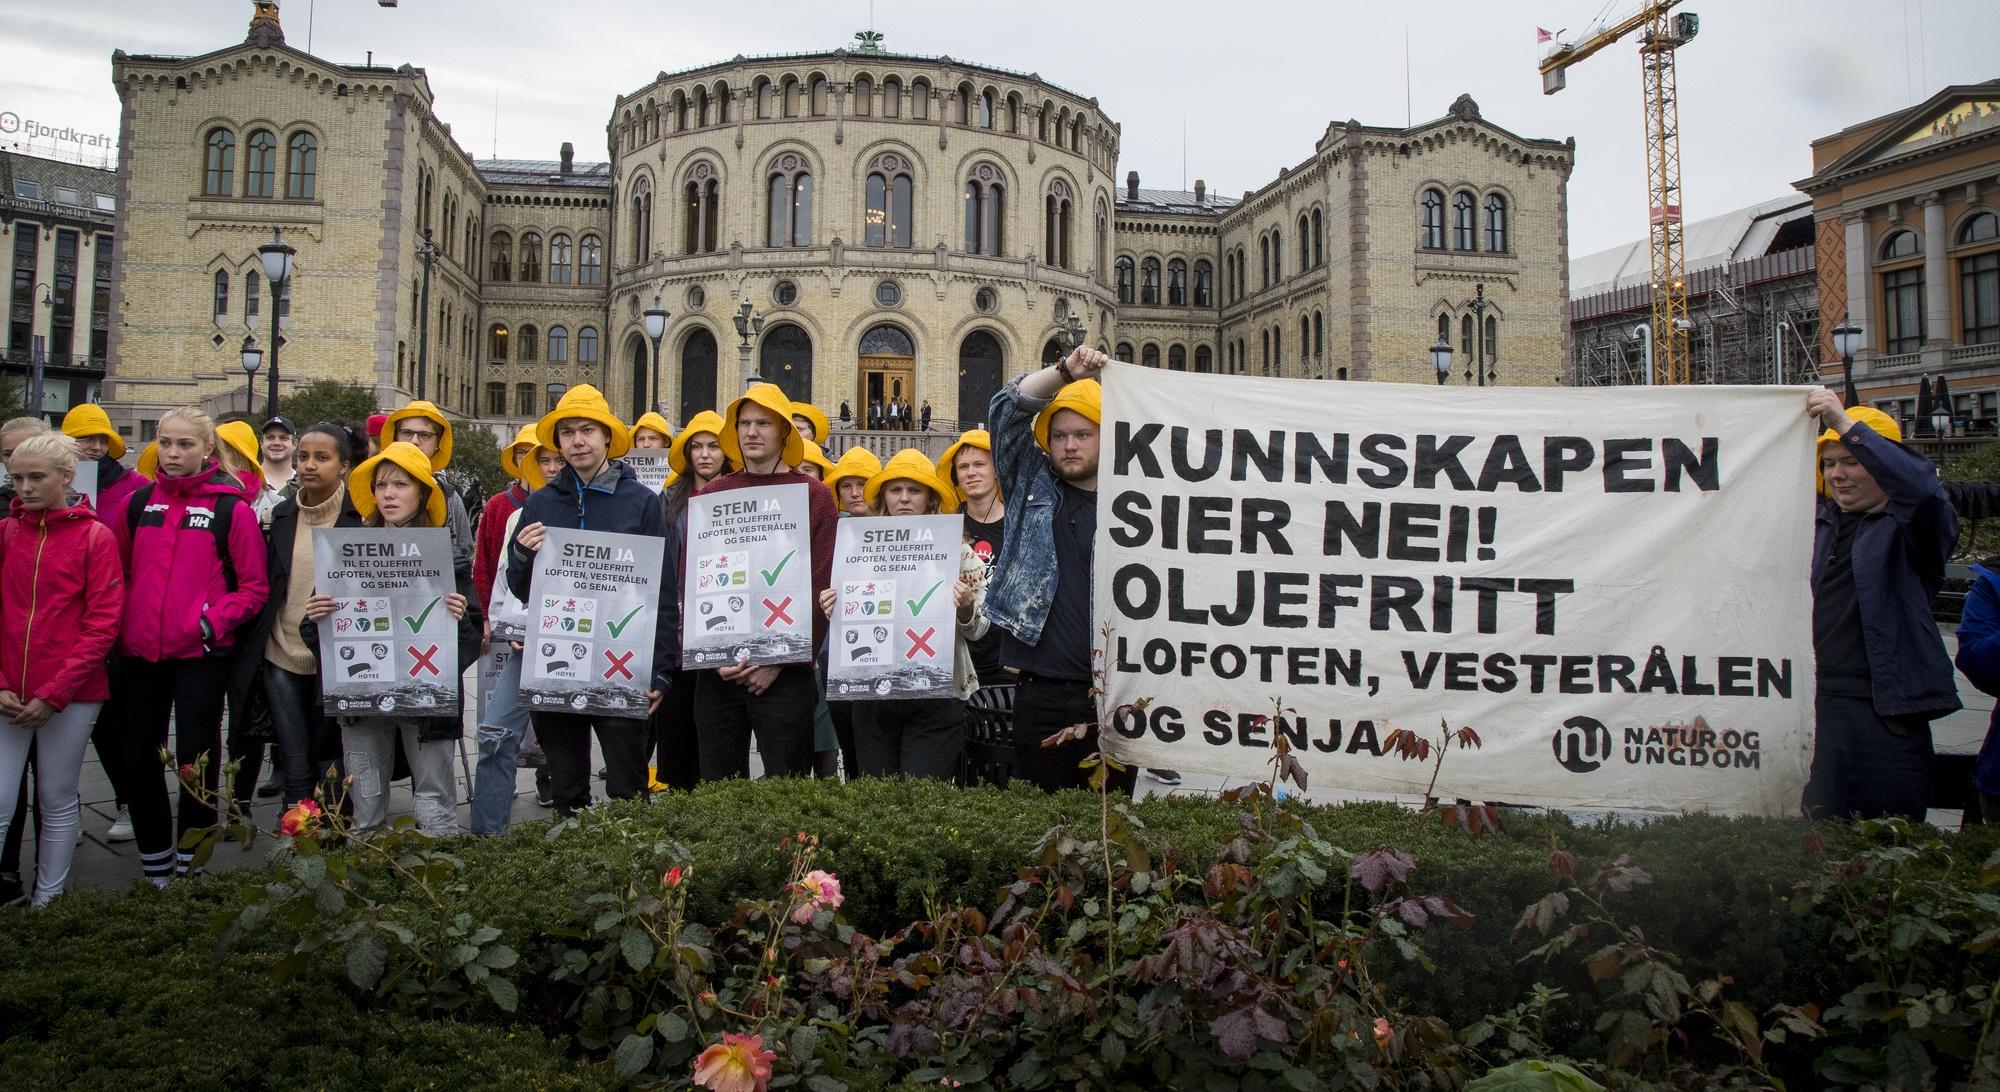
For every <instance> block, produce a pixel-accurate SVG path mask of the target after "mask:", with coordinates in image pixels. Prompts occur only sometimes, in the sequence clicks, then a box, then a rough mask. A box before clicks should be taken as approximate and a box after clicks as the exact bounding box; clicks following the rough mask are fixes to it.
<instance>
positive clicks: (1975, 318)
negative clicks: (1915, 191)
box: [1958, 212, 2000, 345]
mask: <svg viewBox="0 0 2000 1092" xmlns="http://www.w3.org/2000/svg"><path fill="white" fill-rule="evenodd" d="M1995 240H2000V216H1995V215H1994V214H1993V213H1990V212H1982V213H1978V214H1977V215H1975V216H1973V217H1972V218H1971V219H1969V220H1967V221H1966V222H1965V223H1964V224H1962V225H1960V226H1959V229H1958V245H1959V246H1964V247H1975V246H1976V247H1983V248H1984V249H1983V250H1982V251H1981V252H1980V253H1976V254H1964V255H1961V256H1960V257H1959V259H1958V293H1959V312H1960V314H1959V341H1960V343H1962V344H1965V345H1991V344H1993V343H1994V342H2000V248H1995V247H1994V246H1993V243H1994V241H1995Z"/></svg>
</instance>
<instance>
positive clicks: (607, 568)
mask: <svg viewBox="0 0 2000 1092" xmlns="http://www.w3.org/2000/svg"><path fill="white" fill-rule="evenodd" d="M665 549H666V543H665V540H664V539H660V538H656V537H654V536H652V535H621V534H614V533H612V532H609V531H576V530H570V529H566V528H562V527H551V528H549V529H548V531H547V532H546V534H545V535H544V537H543V539H542V548H541V549H540V550H538V551H536V553H535V575H534V576H533V578H531V579H530V581H529V583H528V619H527V622H528V634H527V636H526V637H525V638H524V639H523V640H522V642H521V644H522V650H521V652H522V655H523V657H525V658H524V659H523V660H522V661H521V699H522V701H524V702H526V703H527V706H528V709H529V711H530V712H535V711H542V712H551V713H586V714H602V715H606V716H612V717H627V718H640V717H644V716H645V715H646V706H647V705H648V704H650V700H649V699H648V698H647V697H646V691H647V689H648V688H650V687H651V686H652V685H653V632H654V630H655V629H656V628H657V623H658V620H659V609H660V567H661V564H662V562H661V557H662V555H663V553H664V551H665Z"/></svg>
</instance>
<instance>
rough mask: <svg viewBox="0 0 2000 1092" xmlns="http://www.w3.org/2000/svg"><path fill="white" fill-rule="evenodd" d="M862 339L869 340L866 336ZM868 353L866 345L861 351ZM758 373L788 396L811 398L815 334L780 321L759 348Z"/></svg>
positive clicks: (796, 399)
mask: <svg viewBox="0 0 2000 1092" xmlns="http://www.w3.org/2000/svg"><path fill="white" fill-rule="evenodd" d="M862 340H863V341H864V342H866V341H867V336H866V335H863V337H862ZM861 351H862V353H863V354H866V353H867V351H868V350H867V348H866V347H865V346H864V347H863V349H862V350H861ZM757 372H758V375H759V376H761V377H762V378H763V379H764V380H765V381H766V382H770V383H776V384H777V385H778V386H779V387H780V388H782V389H783V390H784V392H785V397H787V398H790V399H792V400H793V401H795V402H810V401H812V379H813V376H812V372H813V343H812V335H811V334H808V333H806V330H805V327H803V326H800V325H799V324H797V323H795V322H781V323H778V324H777V325H775V326H772V327H770V328H768V329H766V330H765V331H764V343H763V344H762V345H761V346H760V347H759V348H758V350H757Z"/></svg>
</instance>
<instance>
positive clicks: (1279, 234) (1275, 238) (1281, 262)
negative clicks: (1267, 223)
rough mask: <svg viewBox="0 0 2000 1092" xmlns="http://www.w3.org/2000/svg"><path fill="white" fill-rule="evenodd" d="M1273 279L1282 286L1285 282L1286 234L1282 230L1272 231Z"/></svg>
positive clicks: (1273, 229)
mask: <svg viewBox="0 0 2000 1092" xmlns="http://www.w3.org/2000/svg"><path fill="white" fill-rule="evenodd" d="M1271 279H1272V280H1274V281H1277V282H1278V283H1280V284H1282V283H1284V280H1285V233H1284V230H1283V229H1281V228H1272V229H1271Z"/></svg>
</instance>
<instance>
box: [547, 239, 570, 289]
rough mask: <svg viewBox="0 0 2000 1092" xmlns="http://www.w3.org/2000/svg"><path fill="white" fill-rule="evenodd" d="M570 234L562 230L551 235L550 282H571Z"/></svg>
mask: <svg viewBox="0 0 2000 1092" xmlns="http://www.w3.org/2000/svg"><path fill="white" fill-rule="evenodd" d="M569 249H570V242H569V236H568V235H565V234H563V233H561V232H557V233H556V234H554V235H551V236H549V283H550V284H568V283H569Z"/></svg>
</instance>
